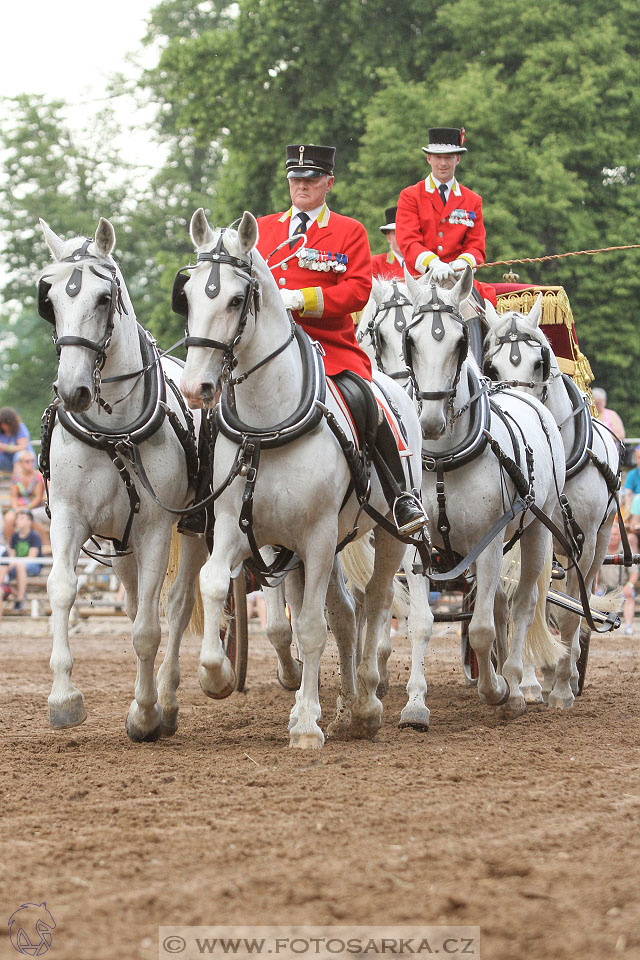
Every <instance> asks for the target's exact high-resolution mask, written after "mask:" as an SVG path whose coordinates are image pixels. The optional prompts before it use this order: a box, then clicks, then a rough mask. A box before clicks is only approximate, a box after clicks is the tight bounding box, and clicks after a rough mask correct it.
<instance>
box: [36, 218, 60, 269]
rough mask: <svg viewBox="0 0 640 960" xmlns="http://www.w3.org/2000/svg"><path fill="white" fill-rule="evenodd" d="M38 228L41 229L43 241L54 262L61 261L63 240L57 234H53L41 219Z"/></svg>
mask: <svg viewBox="0 0 640 960" xmlns="http://www.w3.org/2000/svg"><path fill="white" fill-rule="evenodd" d="M40 226H41V228H42V233H43V234H44V239H45V240H46V243H47V246H48V247H49V250H51V253H52V254H53V258H54V260H61V259H62V248H63V246H64V240H63V239H62V237H59V236H58V234H57V233H54V232H53V230H52V229H51V227H50V226H49V224H48V223H47V222H46V220H43V219H42V217H40Z"/></svg>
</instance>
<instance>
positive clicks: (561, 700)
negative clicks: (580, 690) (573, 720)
mask: <svg viewBox="0 0 640 960" xmlns="http://www.w3.org/2000/svg"><path fill="white" fill-rule="evenodd" d="M574 701H575V697H574V696H573V695H572V696H570V697H559V696H558V695H557V694H554V693H550V694H549V706H550V707H551V709H552V710H553V709H554V707H555V709H556V710H571V708H572V707H573V704H574Z"/></svg>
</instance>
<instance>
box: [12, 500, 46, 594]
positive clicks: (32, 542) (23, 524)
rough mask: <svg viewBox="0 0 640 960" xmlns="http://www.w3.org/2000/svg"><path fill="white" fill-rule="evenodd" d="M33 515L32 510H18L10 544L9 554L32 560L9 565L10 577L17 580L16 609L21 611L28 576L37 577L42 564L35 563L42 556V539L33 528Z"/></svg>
mask: <svg viewBox="0 0 640 960" xmlns="http://www.w3.org/2000/svg"><path fill="white" fill-rule="evenodd" d="M32 524H33V515H32V513H31V511H30V510H18V511H17V513H16V529H15V533H14V534H13V536H12V537H11V542H10V545H9V556H10V557H20V558H22V559H24V560H25V561H26V560H27V559H30V560H32V562H31V563H26V562H25V563H16V564H15V566H13V567H9V579H10V580H13V579H14V578H15V581H16V600H15V604H14V610H16V611H20V610H22V609H23V608H24V597H25V593H26V592H27V577H37V576H38V575H39V573H40V570H41V568H42V567H41V564H39V563H35V562H33V561H35V559H36V558H37V557H41V556H42V540H41V539H40V535H39V534H38V533H36V532H35V530H34V529H33V526H32Z"/></svg>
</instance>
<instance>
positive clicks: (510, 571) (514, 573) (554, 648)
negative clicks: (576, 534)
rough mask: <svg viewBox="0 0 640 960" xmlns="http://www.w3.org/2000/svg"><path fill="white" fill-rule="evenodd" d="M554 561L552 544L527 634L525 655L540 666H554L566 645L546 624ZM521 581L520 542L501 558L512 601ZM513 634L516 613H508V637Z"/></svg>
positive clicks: (508, 596) (506, 590) (507, 591)
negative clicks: (557, 638)
mask: <svg viewBox="0 0 640 960" xmlns="http://www.w3.org/2000/svg"><path fill="white" fill-rule="evenodd" d="M552 564H553V549H552V545H551V544H549V547H548V548H547V553H546V556H545V561H544V565H543V567H542V570H541V571H540V575H539V577H538V602H537V604H536V609H535V613H534V615H533V621H532V623H531V626H530V627H529V629H528V631H527V636H526V637H525V642H524V650H523V654H524V657H525V658H527V657H528V658H530V659H532V660H533V662H534V663H535V664H537V666H539V667H554V666H555V665H556V664H557V662H558V660H559V659H560V657H561V656H562V654H563V653H564V647H563V646H562V644H561V643H560V642H559V641H558V640H556V639H555V637H554V636H553V634H552V633H551V632H550V630H549V626H548V624H547V614H546V603H547V593H548V591H549V583H550V581H551V568H552ZM519 582H520V543H519V542H517V543H516V544H515V545H514V546H513V547H512V548H511V550H509V552H508V553H507V554H505V556H504V557H503V560H502V587H503V589H504V592H505V593H506V595H507V599H508V600H509V602H511V600H512V599H513V595H514V593H515V591H516V589H517V586H518V584H519ZM512 633H513V612H512V611H510V613H509V637H511V635H512Z"/></svg>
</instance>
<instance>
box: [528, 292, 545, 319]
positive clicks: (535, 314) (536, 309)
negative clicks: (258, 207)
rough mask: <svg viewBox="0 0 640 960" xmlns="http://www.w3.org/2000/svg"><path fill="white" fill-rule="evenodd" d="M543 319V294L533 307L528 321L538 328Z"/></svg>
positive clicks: (540, 294) (539, 295)
mask: <svg viewBox="0 0 640 960" xmlns="http://www.w3.org/2000/svg"><path fill="white" fill-rule="evenodd" d="M541 318H542V293H539V294H538V299H537V300H536V302H535V303H534V305H533V306H532V307H531V310H530V311H529V313H528V315H527V320H528V321H529V323H532V324H533V326H534V327H537V326H539V325H540V320H541Z"/></svg>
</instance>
